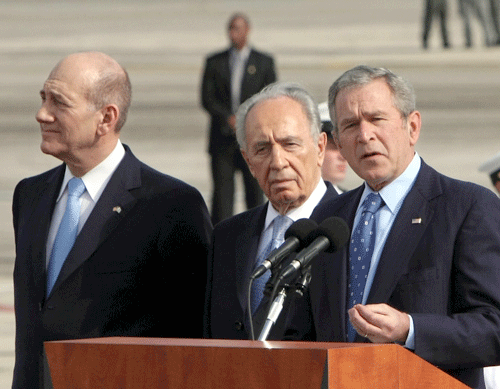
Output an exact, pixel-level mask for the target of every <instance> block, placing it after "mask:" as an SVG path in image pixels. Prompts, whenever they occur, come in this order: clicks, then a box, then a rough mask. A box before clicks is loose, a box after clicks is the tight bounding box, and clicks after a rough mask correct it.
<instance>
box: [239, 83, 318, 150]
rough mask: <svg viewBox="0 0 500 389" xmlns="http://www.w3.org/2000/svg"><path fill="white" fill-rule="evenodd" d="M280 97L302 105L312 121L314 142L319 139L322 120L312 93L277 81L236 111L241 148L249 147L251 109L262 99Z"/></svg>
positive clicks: (310, 121) (298, 86)
mask: <svg viewBox="0 0 500 389" xmlns="http://www.w3.org/2000/svg"><path fill="white" fill-rule="evenodd" d="M279 97H289V98H291V99H293V100H295V101H297V102H298V103H299V104H300V105H302V108H303V110H304V113H305V114H306V117H307V119H308V121H309V123H310V130H311V136H312V138H313V139H314V142H317V141H318V139H319V134H320V131H321V121H320V118H319V112H318V106H317V105H316V103H315V102H314V100H313V98H312V97H311V95H310V94H309V93H308V92H307V91H306V90H305V89H304V88H302V87H301V86H300V85H298V84H295V83H289V82H275V83H273V84H270V85H268V86H266V87H265V88H264V89H262V90H261V91H260V92H259V93H257V94H255V95H253V96H252V97H250V98H249V99H248V100H246V101H245V102H244V103H243V104H242V105H241V106H240V108H239V109H238V112H237V113H236V140H237V141H238V144H239V146H240V148H241V149H243V150H246V149H247V142H246V128H245V122H246V119H247V115H248V113H249V112H250V110H251V109H252V108H253V107H254V106H255V105H257V104H259V103H260V102H262V101H266V100H271V99H277V98H279Z"/></svg>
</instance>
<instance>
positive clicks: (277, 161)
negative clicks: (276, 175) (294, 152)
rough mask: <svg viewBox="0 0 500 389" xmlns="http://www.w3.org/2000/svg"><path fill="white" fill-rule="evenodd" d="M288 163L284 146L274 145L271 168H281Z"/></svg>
mask: <svg viewBox="0 0 500 389" xmlns="http://www.w3.org/2000/svg"><path fill="white" fill-rule="evenodd" d="M287 163H288V162H287V160H286V158H285V152H284V151H283V150H282V148H281V147H280V146H279V145H278V144H275V145H273V147H272V149H271V169H275V170H281V169H283V168H285V167H286V166H287Z"/></svg>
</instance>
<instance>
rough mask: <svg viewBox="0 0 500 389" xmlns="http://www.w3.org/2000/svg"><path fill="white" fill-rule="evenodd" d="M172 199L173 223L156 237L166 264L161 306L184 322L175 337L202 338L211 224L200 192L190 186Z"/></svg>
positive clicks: (168, 222) (171, 214) (168, 223)
mask: <svg viewBox="0 0 500 389" xmlns="http://www.w3.org/2000/svg"><path fill="white" fill-rule="evenodd" d="M171 201H172V203H171V205H172V206H171V208H170V209H171V210H172V212H170V213H169V216H168V218H169V219H173V220H175V223H174V224H175V225H176V226H175V228H174V229H173V230H171V229H170V228H165V229H163V231H164V232H162V233H161V236H160V237H159V240H158V248H159V250H160V253H161V256H162V257H163V263H164V266H165V268H164V270H163V275H162V276H163V278H164V284H165V285H166V287H168V289H167V290H165V295H164V296H163V297H164V301H163V303H162V304H160V307H161V306H164V308H165V311H168V312H171V314H172V320H179V321H180V322H181V323H185V325H184V333H179V334H176V337H186V338H201V337H202V335H203V328H202V326H203V306H204V296H205V284H206V265H207V256H208V248H209V243H210V238H211V234H212V223H211V221H210V217H209V214H208V210H207V207H206V205H205V202H204V201H203V198H202V197H201V194H200V193H199V192H198V191H196V190H194V189H193V188H189V189H185V190H180V191H178V192H177V193H176V194H175V199H171ZM166 224H167V225H170V224H172V220H166ZM179 313H182V316H179V315H178V314H179ZM170 336H171V335H170Z"/></svg>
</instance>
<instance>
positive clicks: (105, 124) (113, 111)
mask: <svg viewBox="0 0 500 389" xmlns="http://www.w3.org/2000/svg"><path fill="white" fill-rule="evenodd" d="M100 112H101V116H100V119H99V123H98V128H97V133H98V135H101V136H102V135H106V134H107V133H109V132H110V131H115V129H116V123H117V122H118V117H119V116H120V109H119V108H118V106H117V105H116V104H108V105H106V106H104V107H103V108H101V110H100Z"/></svg>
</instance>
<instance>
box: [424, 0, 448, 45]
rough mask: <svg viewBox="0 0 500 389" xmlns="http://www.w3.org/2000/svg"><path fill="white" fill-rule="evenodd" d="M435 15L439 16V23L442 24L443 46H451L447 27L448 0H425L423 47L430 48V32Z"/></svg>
mask: <svg viewBox="0 0 500 389" xmlns="http://www.w3.org/2000/svg"><path fill="white" fill-rule="evenodd" d="M434 17H438V18H439V23H440V26H441V38H442V40H443V47H444V48H445V49H446V48H448V47H450V42H449V41H448V28H447V21H446V20H447V17H448V2H447V0H426V1H425V11H424V32H423V35H422V44H423V48H424V49H427V48H428V39H429V33H430V31H431V26H432V21H433V19H434Z"/></svg>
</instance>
